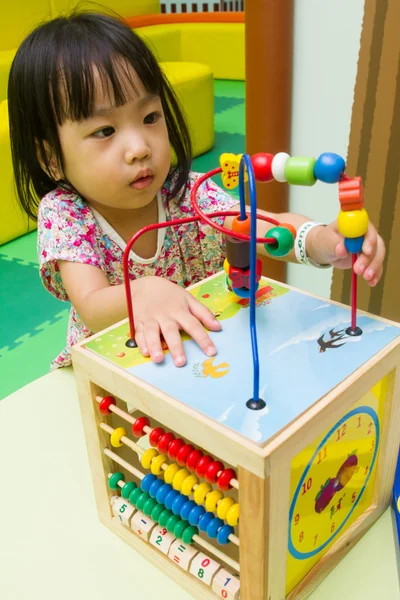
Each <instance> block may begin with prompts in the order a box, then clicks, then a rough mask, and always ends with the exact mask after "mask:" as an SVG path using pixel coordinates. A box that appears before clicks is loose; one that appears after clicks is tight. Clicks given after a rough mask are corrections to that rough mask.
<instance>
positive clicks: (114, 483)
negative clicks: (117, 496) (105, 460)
mask: <svg viewBox="0 0 400 600" xmlns="http://www.w3.org/2000/svg"><path fill="white" fill-rule="evenodd" d="M121 479H122V481H125V475H124V474H123V473H121V472H119V471H118V472H117V473H113V474H112V475H111V477H110V479H109V480H108V487H109V488H110V490H119V489H120V487H119V485H118V481H121Z"/></svg>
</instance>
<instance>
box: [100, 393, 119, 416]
mask: <svg viewBox="0 0 400 600" xmlns="http://www.w3.org/2000/svg"><path fill="white" fill-rule="evenodd" d="M111 404H114V405H115V404H116V402H115V398H113V397H112V396H105V397H104V398H103V400H102V401H101V402H100V404H99V411H100V412H101V414H102V415H110V414H111V410H110V406H111Z"/></svg>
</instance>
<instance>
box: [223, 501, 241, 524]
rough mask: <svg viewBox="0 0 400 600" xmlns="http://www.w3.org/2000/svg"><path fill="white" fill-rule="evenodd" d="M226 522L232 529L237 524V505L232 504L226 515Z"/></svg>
mask: <svg viewBox="0 0 400 600" xmlns="http://www.w3.org/2000/svg"><path fill="white" fill-rule="evenodd" d="M226 522H227V523H228V525H231V526H232V527H236V525H237V524H238V523H239V504H234V505H233V506H231V508H230V509H229V510H228V512H227V513H226Z"/></svg>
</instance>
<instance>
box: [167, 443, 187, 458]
mask: <svg viewBox="0 0 400 600" xmlns="http://www.w3.org/2000/svg"><path fill="white" fill-rule="evenodd" d="M184 445H185V442H184V441H183V439H182V438H176V439H174V440H172V442H171V443H170V445H169V446H168V456H169V457H170V459H171V460H175V458H176V455H177V454H178V452H179V450H180V448H182V446H184Z"/></svg>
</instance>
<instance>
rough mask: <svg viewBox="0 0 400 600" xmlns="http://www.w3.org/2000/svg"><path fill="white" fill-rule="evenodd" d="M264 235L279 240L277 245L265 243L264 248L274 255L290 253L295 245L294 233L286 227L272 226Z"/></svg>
mask: <svg viewBox="0 0 400 600" xmlns="http://www.w3.org/2000/svg"><path fill="white" fill-rule="evenodd" d="M264 237H266V238H270V237H272V238H274V239H275V240H276V242H277V245H276V246H272V244H264V248H265V249H266V251H267V252H268V253H269V254H271V255H272V256H285V255H286V254H289V252H290V251H291V249H292V248H293V245H294V237H293V234H292V232H291V231H289V229H286V227H271V229H269V230H268V231H267V233H266V234H265V236H264Z"/></svg>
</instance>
